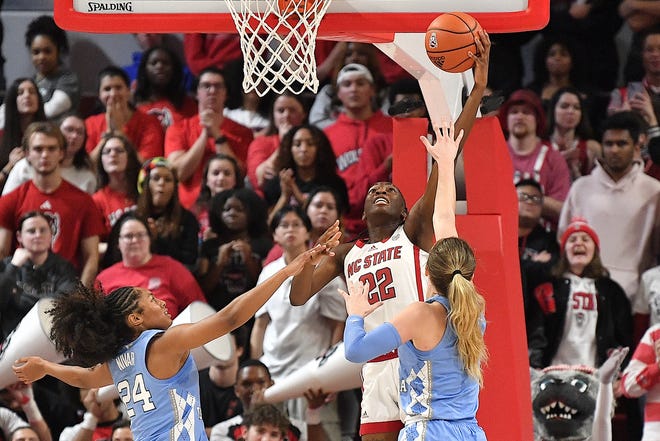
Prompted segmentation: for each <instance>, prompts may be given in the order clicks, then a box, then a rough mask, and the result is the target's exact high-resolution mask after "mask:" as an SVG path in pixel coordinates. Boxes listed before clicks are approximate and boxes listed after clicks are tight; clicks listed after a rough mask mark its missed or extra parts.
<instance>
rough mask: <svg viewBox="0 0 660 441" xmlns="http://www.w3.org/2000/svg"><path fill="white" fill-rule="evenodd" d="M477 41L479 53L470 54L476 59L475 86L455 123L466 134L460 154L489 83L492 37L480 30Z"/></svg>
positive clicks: (461, 144) (458, 129)
mask: <svg viewBox="0 0 660 441" xmlns="http://www.w3.org/2000/svg"><path fill="white" fill-rule="evenodd" d="M475 43H476V45H477V51H478V52H479V55H475V54H471V55H470V58H472V60H474V87H473V88H472V90H471V91H470V95H469V96H468V99H467V100H466V101H465V104H464V105H463V110H462V111H461V114H460V115H458V118H457V119H456V124H455V126H456V131H457V132H460V131H461V130H463V133H464V134H465V135H464V137H463V141H462V142H461V143H460V145H459V148H458V153H459V154H460V153H461V151H462V150H463V145H464V144H465V140H466V139H467V137H468V135H469V134H470V130H472V126H473V125H474V121H475V119H476V117H477V110H479V106H480V105H481V99H482V98H483V96H484V92H485V91H486V85H487V84H488V62H489V59H490V37H489V36H488V33H487V32H486V31H479V35H478V37H477V38H475Z"/></svg>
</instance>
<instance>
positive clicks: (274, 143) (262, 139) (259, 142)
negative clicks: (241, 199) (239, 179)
mask: <svg viewBox="0 0 660 441" xmlns="http://www.w3.org/2000/svg"><path fill="white" fill-rule="evenodd" d="M279 147H280V135H278V134H275V135H269V136H259V137H258V138H254V141H252V143H251V144H250V147H249V148H248V155H247V177H248V179H249V180H250V182H251V183H252V188H254V189H255V190H257V189H258V191H259V192H261V188H259V186H258V185H257V167H259V165H261V163H262V162H264V161H265V160H266V159H268V158H269V157H270V155H272V154H273V152H274V151H275V150H277V149H278V148H279Z"/></svg>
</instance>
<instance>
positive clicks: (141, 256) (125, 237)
mask: <svg viewBox="0 0 660 441" xmlns="http://www.w3.org/2000/svg"><path fill="white" fill-rule="evenodd" d="M115 228H117V230H118V231H119V242H118V248H119V252H120V253H121V262H118V263H116V264H114V265H112V266H111V267H109V268H107V269H105V270H103V271H101V272H100V273H99V275H98V277H97V278H96V281H97V282H98V283H100V284H101V288H102V289H103V292H105V293H110V292H112V291H114V290H115V289H117V288H120V287H122V286H135V287H139V288H145V289H148V290H150V291H151V292H152V293H153V294H154V297H156V298H157V299H160V300H163V301H164V302H165V304H166V307H167V310H168V312H169V313H170V315H171V316H172V317H176V316H177V315H178V314H179V313H180V312H181V311H183V310H184V309H185V308H186V307H187V306H188V305H189V304H190V303H191V302H193V301H195V300H199V301H202V302H206V300H205V299H204V294H203V293H202V290H201V289H200V288H199V285H198V284H197V281H196V280H195V278H194V277H193V275H192V274H191V273H190V271H188V270H187V269H186V267H185V266H183V265H182V264H181V263H179V262H178V261H176V260H174V259H172V258H171V257H169V256H163V255H160V254H153V253H152V252H151V236H150V234H149V227H148V225H147V223H146V222H145V221H144V220H142V219H140V218H139V217H137V216H136V215H135V214H133V213H126V214H124V215H123V216H122V217H121V218H119V220H118V221H117V223H116V224H115Z"/></svg>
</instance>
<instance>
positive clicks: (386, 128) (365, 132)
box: [324, 110, 392, 235]
mask: <svg viewBox="0 0 660 441" xmlns="http://www.w3.org/2000/svg"><path fill="white" fill-rule="evenodd" d="M324 132H325V134H326V135H327V136H328V139H329V140H330V143H331V144H332V150H334V152H335V156H336V157H337V169H338V171H339V176H341V177H342V178H343V179H344V181H345V182H346V187H348V188H349V189H353V188H358V186H359V185H360V184H361V183H363V182H362V181H363V179H362V178H363V177H362V176H361V169H360V167H359V166H358V161H359V159H360V155H361V153H362V149H363V148H364V147H365V146H366V145H367V144H368V142H371V140H372V139H373V138H374V137H376V136H380V135H381V134H391V133H392V118H390V117H389V116H385V115H384V114H383V113H382V112H381V111H380V110H378V111H376V112H374V114H373V115H372V116H371V118H369V119H367V120H365V121H362V120H357V119H352V118H349V117H348V116H346V114H345V113H340V114H339V117H338V118H337V121H336V122H334V123H333V124H331V125H329V126H328V127H326V128H325V129H324ZM357 194H359V192H357V193H355V192H351V191H349V204H350V207H349V210H348V212H347V213H346V214H345V216H344V227H345V228H346V231H347V232H348V233H350V234H353V235H354V234H358V233H360V232H362V231H363V230H364V229H365V224H364V221H363V220H362V207H363V206H364V199H359V196H358V199H355V197H356V195H357Z"/></svg>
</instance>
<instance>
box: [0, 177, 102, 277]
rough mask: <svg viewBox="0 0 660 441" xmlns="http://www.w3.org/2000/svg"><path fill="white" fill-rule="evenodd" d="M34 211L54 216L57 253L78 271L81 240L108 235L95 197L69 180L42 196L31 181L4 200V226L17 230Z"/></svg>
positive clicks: (0, 216)
mask: <svg viewBox="0 0 660 441" xmlns="http://www.w3.org/2000/svg"><path fill="white" fill-rule="evenodd" d="M33 210H40V211H43V212H46V213H48V214H50V215H51V216H53V218H54V219H55V234H54V235H53V251H54V252H56V253H57V254H59V255H60V256H62V257H63V258H65V259H66V260H68V261H69V262H71V263H72V264H73V265H74V266H76V267H77V268H80V265H79V260H78V259H79V256H78V249H79V245H80V241H81V240H82V239H86V238H88V237H92V236H102V235H104V234H105V232H106V230H105V226H104V224H103V217H102V215H101V213H100V212H99V210H98V209H97V208H96V204H95V203H94V201H93V200H92V197H91V196H90V195H89V194H87V193H85V192H84V191H82V190H79V189H78V188H76V187H75V186H73V185H72V184H70V183H68V182H67V181H65V180H62V183H61V184H60V186H59V187H58V188H57V189H56V190H55V191H54V192H52V193H49V194H46V193H42V192H41V191H40V190H39V189H38V188H37V187H36V186H35V185H34V183H33V182H32V181H28V182H26V183H24V184H23V185H21V186H20V187H18V188H17V189H16V190H14V191H12V192H11V193H8V194H6V195H5V196H3V197H2V198H0V227H2V228H6V229H8V230H9V231H16V229H17V228H18V221H19V219H20V218H21V216H22V215H23V214H25V213H27V212H28V211H33Z"/></svg>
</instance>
